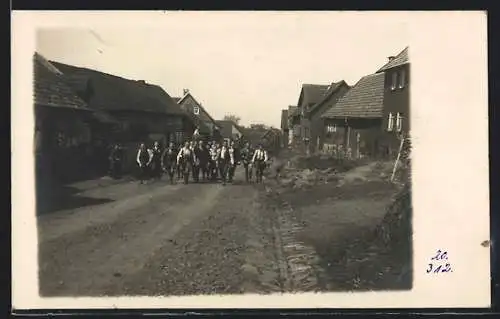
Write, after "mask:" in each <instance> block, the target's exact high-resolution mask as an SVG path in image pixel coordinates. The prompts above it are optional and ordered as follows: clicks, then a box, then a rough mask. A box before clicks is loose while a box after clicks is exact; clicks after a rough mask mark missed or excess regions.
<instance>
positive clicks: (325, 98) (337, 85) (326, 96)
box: [309, 80, 349, 113]
mask: <svg viewBox="0 0 500 319" xmlns="http://www.w3.org/2000/svg"><path fill="white" fill-rule="evenodd" d="M344 85H345V86H347V87H349V86H348V85H347V83H346V82H345V81H344V80H342V81H339V82H336V83H335V82H333V83H332V84H330V86H329V87H328V89H327V91H326V92H325V93H324V94H323V98H322V99H321V100H320V101H319V102H318V103H316V104H314V105H313V107H312V108H311V109H310V110H309V113H314V112H315V111H316V110H318V109H319V108H320V107H321V105H323V104H324V103H325V102H326V101H328V100H329V98H330V97H331V96H332V95H333V94H334V93H335V92H337V91H338V90H339V89H340V88H341V87H342V86H344Z"/></svg>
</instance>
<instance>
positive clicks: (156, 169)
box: [150, 141, 163, 180]
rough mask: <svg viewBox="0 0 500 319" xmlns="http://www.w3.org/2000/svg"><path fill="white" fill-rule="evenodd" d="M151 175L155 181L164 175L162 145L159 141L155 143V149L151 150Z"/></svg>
mask: <svg viewBox="0 0 500 319" xmlns="http://www.w3.org/2000/svg"><path fill="white" fill-rule="evenodd" d="M151 151H152V153H151V164H150V165H151V166H150V167H151V173H152V176H153V178H154V179H155V180H160V179H161V175H162V167H161V155H162V153H163V151H162V149H161V146H160V143H159V142H158V141H156V142H154V144H153V148H152V149H151Z"/></svg>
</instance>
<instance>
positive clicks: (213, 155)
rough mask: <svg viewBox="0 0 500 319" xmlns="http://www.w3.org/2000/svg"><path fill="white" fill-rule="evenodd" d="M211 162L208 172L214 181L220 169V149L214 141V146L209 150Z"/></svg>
mask: <svg viewBox="0 0 500 319" xmlns="http://www.w3.org/2000/svg"><path fill="white" fill-rule="evenodd" d="M209 154H210V157H209V163H208V172H209V176H210V179H211V180H212V181H215V180H217V171H218V163H219V151H218V150H217V145H215V143H212V146H211V147H210V150H209Z"/></svg>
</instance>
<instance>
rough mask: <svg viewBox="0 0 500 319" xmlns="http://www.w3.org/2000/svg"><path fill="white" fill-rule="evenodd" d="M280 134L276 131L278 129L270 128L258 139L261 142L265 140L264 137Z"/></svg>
mask: <svg viewBox="0 0 500 319" xmlns="http://www.w3.org/2000/svg"><path fill="white" fill-rule="evenodd" d="M280 133H281V131H280V130H278V129H276V128H274V127H272V128H270V129H268V130H267V131H266V132H264V134H262V136H261V138H260V139H261V140H262V139H265V138H266V137H268V136H269V135H271V134H275V135H279V134H280Z"/></svg>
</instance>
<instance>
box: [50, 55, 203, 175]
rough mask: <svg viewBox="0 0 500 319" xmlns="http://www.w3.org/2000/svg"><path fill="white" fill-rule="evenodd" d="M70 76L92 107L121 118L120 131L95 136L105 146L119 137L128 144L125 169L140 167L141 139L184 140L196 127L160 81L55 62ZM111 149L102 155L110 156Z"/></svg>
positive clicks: (70, 79)
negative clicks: (155, 82) (137, 157)
mask: <svg viewBox="0 0 500 319" xmlns="http://www.w3.org/2000/svg"><path fill="white" fill-rule="evenodd" d="M51 63H52V64H53V65H54V66H55V67H57V68H58V69H59V70H60V71H61V72H62V73H63V74H64V76H65V77H66V78H67V79H68V81H69V83H70V84H71V86H72V88H73V90H74V91H75V92H76V93H77V94H78V95H79V96H80V98H82V99H83V100H84V101H85V102H86V103H87V105H88V107H89V108H91V109H93V110H95V111H99V112H100V113H101V114H103V115H106V116H112V117H113V118H116V119H118V121H119V122H120V134H119V135H117V136H113V137H110V136H107V135H105V134H102V132H100V133H101V134H99V135H98V136H95V142H94V143H95V144H97V145H101V148H102V149H106V146H107V145H109V144H110V142H112V140H113V139H117V140H118V141H120V142H121V143H122V144H123V145H124V146H125V148H126V149H125V159H124V164H125V167H124V171H125V172H128V171H130V170H132V169H136V165H135V152H136V149H137V146H138V144H139V143H140V142H146V143H147V144H149V145H150V144H152V142H153V141H159V142H160V143H162V144H166V143H168V142H171V141H172V142H177V143H180V142H183V141H184V139H185V138H186V135H189V134H192V132H193V131H194V123H193V121H192V120H191V119H190V117H189V115H188V114H187V113H186V112H184V111H183V110H182V109H181V108H180V107H179V105H177V103H175V101H174V100H173V99H172V98H171V97H170V96H169V94H168V93H167V92H165V91H164V90H163V89H162V88H161V87H159V86H157V85H152V84H148V83H146V82H145V81H143V80H139V81H137V80H129V79H125V78H122V77H118V76H115V75H111V74H107V73H104V72H100V71H96V70H92V69H88V68H83V67H77V66H72V65H68V64H63V63H59V62H54V61H52V62H51ZM106 152H107V151H103V152H101V156H100V158H104V160H106V158H107V153H106Z"/></svg>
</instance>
